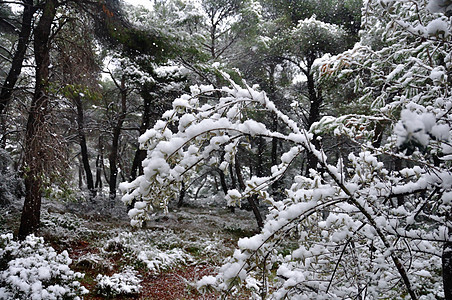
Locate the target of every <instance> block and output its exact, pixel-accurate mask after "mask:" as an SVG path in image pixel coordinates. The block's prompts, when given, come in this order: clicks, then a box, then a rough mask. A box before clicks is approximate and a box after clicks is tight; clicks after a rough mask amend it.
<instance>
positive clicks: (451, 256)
mask: <svg viewBox="0 0 452 300" xmlns="http://www.w3.org/2000/svg"><path fill="white" fill-rule="evenodd" d="M441 258H442V265H443V286H444V299H452V242H446V243H444V247H443V254H442V257H441Z"/></svg>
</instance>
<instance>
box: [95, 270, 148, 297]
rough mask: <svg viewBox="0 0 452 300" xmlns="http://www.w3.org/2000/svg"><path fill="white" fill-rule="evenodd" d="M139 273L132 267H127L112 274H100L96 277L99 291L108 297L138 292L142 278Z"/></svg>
mask: <svg viewBox="0 0 452 300" xmlns="http://www.w3.org/2000/svg"><path fill="white" fill-rule="evenodd" d="M137 273H138V272H137V271H135V270H134V269H132V268H126V269H124V270H123V271H122V272H121V273H115V274H113V275H112V276H107V275H101V274H99V275H97V277H96V280H97V285H96V288H97V293H98V294H99V295H103V296H106V297H115V296H117V295H134V294H138V293H139V292H140V290H141V285H140V283H141V279H140V278H139V276H138V275H137Z"/></svg>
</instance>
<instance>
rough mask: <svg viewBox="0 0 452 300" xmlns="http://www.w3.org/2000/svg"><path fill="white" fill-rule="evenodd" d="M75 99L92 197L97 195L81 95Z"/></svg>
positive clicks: (87, 178) (86, 173)
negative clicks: (90, 163)
mask: <svg viewBox="0 0 452 300" xmlns="http://www.w3.org/2000/svg"><path fill="white" fill-rule="evenodd" d="M74 101H75V106H76V107H77V131H78V138H79V143H80V152H81V155H82V163H83V169H84V170H85V175H86V185H87V187H88V190H89V191H90V193H91V198H94V197H96V189H95V187H94V178H93V172H92V171H91V167H90V165H89V156H88V146H87V145H86V135H85V130H84V127H85V118H84V114H83V106H82V100H81V99H80V96H79V95H76V96H75V97H74Z"/></svg>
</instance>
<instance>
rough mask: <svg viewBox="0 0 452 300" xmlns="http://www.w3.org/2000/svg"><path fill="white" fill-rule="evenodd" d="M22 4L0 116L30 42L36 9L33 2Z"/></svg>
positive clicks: (17, 77)
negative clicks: (17, 35)
mask: <svg viewBox="0 0 452 300" xmlns="http://www.w3.org/2000/svg"><path fill="white" fill-rule="evenodd" d="M23 2H24V11H23V13H22V24H21V25H22V26H21V29H20V33H19V40H18V42H17V49H16V51H15V52H14V57H13V60H12V63H11V68H10V69H9V72H8V75H7V76H6V79H5V82H4V83H3V85H2V89H1V92H0V115H3V114H4V113H5V109H6V107H7V105H8V103H9V102H10V100H11V96H12V93H13V90H14V87H15V85H16V83H17V80H18V79H19V75H20V73H21V71H22V65H23V62H24V58H25V54H26V52H27V46H28V42H29V40H30V34H31V29H32V20H33V14H34V13H35V11H36V8H35V7H34V6H33V0H23Z"/></svg>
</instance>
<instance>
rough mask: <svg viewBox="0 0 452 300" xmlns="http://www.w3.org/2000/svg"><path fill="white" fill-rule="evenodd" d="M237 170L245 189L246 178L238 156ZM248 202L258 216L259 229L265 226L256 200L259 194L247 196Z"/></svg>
mask: <svg viewBox="0 0 452 300" xmlns="http://www.w3.org/2000/svg"><path fill="white" fill-rule="evenodd" d="M235 172H236V175H237V181H238V183H239V186H240V189H241V190H242V191H244V190H245V187H246V186H245V180H243V176H242V170H241V168H240V163H239V160H238V159H237V157H236V158H235ZM247 200H248V203H249V205H250V206H251V209H252V210H253V213H254V217H255V218H256V222H257V226H258V227H259V229H261V228H263V227H264V220H263V219H262V215H261V212H260V211H259V207H258V206H257V204H256V200H257V196H256V195H253V196H249V197H247Z"/></svg>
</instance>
